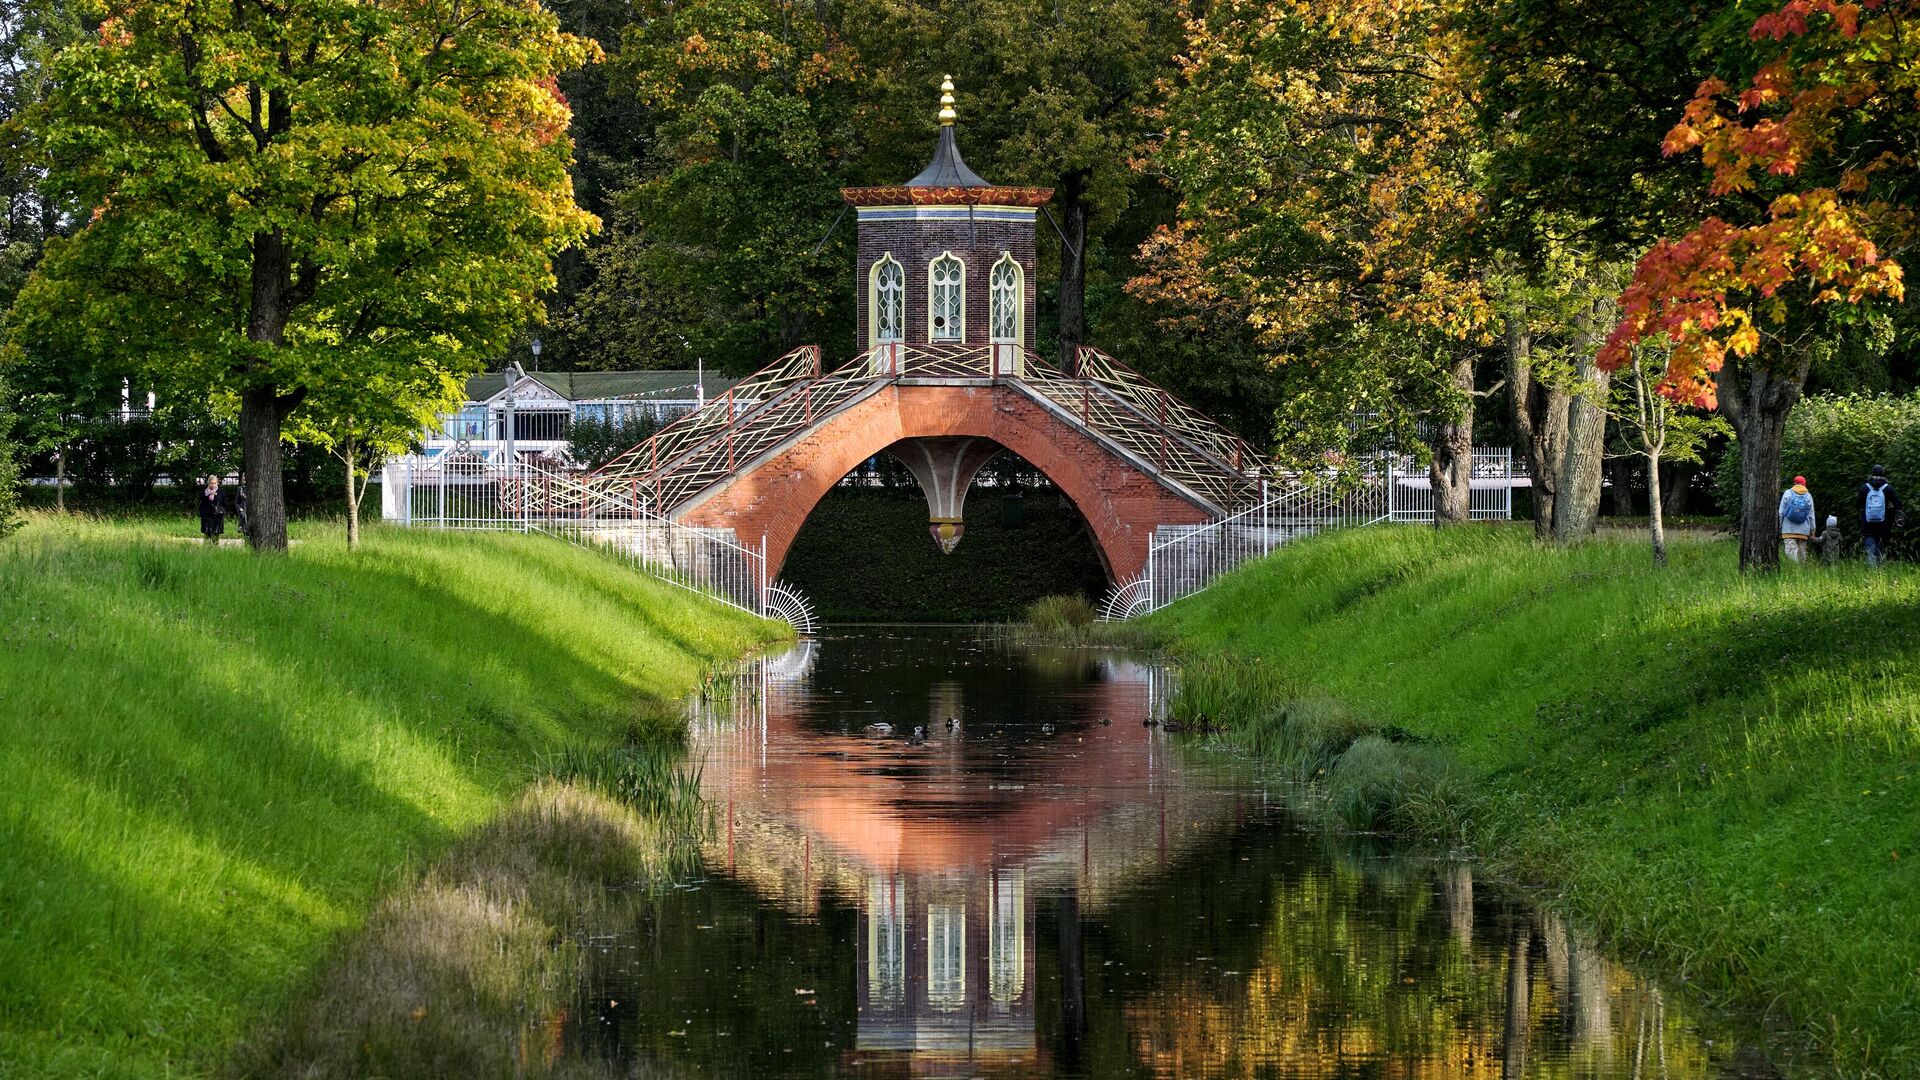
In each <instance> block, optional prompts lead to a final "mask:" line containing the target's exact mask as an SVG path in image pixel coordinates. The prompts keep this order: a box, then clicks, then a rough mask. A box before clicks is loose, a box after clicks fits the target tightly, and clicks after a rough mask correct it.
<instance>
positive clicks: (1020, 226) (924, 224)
mask: <svg viewBox="0 0 1920 1080" xmlns="http://www.w3.org/2000/svg"><path fill="white" fill-rule="evenodd" d="M858 228H859V230H860V235H859V240H858V244H857V249H858V251H859V256H858V266H857V267H856V269H857V271H858V272H857V273H856V274H855V275H854V282H855V288H856V290H857V291H858V296H859V303H858V306H857V308H856V310H857V311H858V313H859V323H860V325H859V331H858V334H859V336H858V338H857V340H856V343H855V349H856V350H858V351H865V350H866V348H867V334H868V326H867V323H868V319H869V318H870V316H871V309H870V308H869V307H868V303H867V287H868V285H869V284H870V282H871V277H870V274H869V272H870V271H871V269H872V268H873V264H874V263H875V262H876V261H878V260H879V258H880V257H881V256H882V255H886V254H891V255H892V256H893V258H894V261H896V262H898V263H899V264H900V268H901V269H902V270H903V271H905V273H906V285H907V298H906V299H907V341H908V342H910V343H912V344H916V345H924V344H926V343H927V342H928V337H927V266H928V264H929V263H931V262H932V261H933V260H934V259H936V258H938V257H939V256H940V253H941V252H943V251H951V252H953V253H954V254H955V255H957V256H959V257H960V259H961V261H962V262H964V263H966V264H967V325H966V339H965V341H966V343H967V344H973V345H985V344H987V342H988V340H989V332H988V324H987V305H988V296H987V277H988V275H989V274H991V273H992V272H993V264H994V263H997V262H999V261H1000V256H1001V255H1003V254H1007V253H1011V254H1012V255H1013V259H1014V261H1015V262H1017V263H1019V264H1020V270H1021V277H1022V278H1023V280H1024V282H1025V292H1026V296H1025V298H1024V301H1023V307H1024V311H1025V314H1024V318H1023V319H1022V320H1021V322H1022V327H1023V330H1022V334H1021V336H1022V337H1023V338H1024V339H1025V340H1023V341H1022V342H1021V344H1022V345H1023V346H1025V347H1026V348H1028V349H1032V348H1033V327H1034V314H1035V309H1034V270H1035V265H1034V240H1033V230H1034V224H1033V221H1032V220H1031V219H1029V220H1026V221H1021V222H1016V221H1003V220H989V219H988V218H985V217H980V218H977V219H975V220H974V221H972V222H969V221H967V220H965V219H964V218H962V219H957V220H939V221H914V220H902V221H896V220H881V221H862V222H861V223H860V224H859V226H858Z"/></svg>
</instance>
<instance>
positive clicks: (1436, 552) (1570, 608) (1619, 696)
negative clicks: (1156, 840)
mask: <svg viewBox="0 0 1920 1080" xmlns="http://www.w3.org/2000/svg"><path fill="white" fill-rule="evenodd" d="M1736 554H1737V553H1736V551H1735V548H1734V545H1732V544H1730V543H1725V542H1714V541H1705V540H1697V539H1685V538H1676V540H1675V542H1674V543H1673V544H1672V545H1671V547H1670V559H1671V565H1670V566H1669V568H1668V569H1667V570H1666V571H1664V572H1663V571H1658V570H1656V569H1655V568H1654V567H1653V566H1651V565H1650V564H1649V563H1648V561H1647V559H1646V557H1645V554H1644V552H1643V551H1642V550H1641V548H1640V546H1639V544H1637V543H1634V542H1626V541H1621V542H1613V541H1607V540H1600V541H1596V542H1593V543H1590V544H1585V545H1580V546H1577V547H1572V548H1545V547H1539V546H1536V545H1534V544H1533V543H1532V541H1531V538H1530V534H1529V533H1528V532H1527V531H1525V530H1523V529H1520V528H1517V527H1498V528H1495V527H1486V528H1474V529H1468V530H1457V531H1454V532H1451V533H1439V534H1436V533H1435V532H1434V531H1432V530H1425V529H1399V528H1373V529H1364V530H1353V531H1349V532H1346V533H1336V534H1331V535H1327V536H1323V537H1316V538H1312V539H1309V540H1306V541H1302V542H1300V543H1298V544H1293V545H1288V546H1287V547H1286V548H1284V549H1282V550H1281V551H1280V552H1278V553H1277V554H1276V555H1275V556H1273V557H1272V558H1270V559H1267V560H1263V561H1261V562H1259V563H1255V564H1253V565H1251V566H1248V567H1246V568H1244V569H1242V570H1241V571H1239V572H1237V573H1235V574H1232V575H1229V576H1228V577H1227V578H1225V579H1223V580H1222V581H1220V582H1219V583H1217V584H1215V585H1214V586H1213V587H1212V588H1211V589H1209V590H1207V591H1206V592H1203V593H1201V594H1199V595H1197V596H1195V597H1192V598H1190V599H1188V600H1183V601H1181V602H1180V603H1178V604H1175V605H1174V606H1173V607H1171V608H1169V609H1168V610H1167V611H1165V612H1163V613H1160V614H1157V615H1155V616H1153V617H1151V618H1150V619H1149V620H1148V622H1149V624H1150V626H1151V627H1153V628H1154V629H1156V630H1157V631H1158V632H1160V633H1163V634H1165V635H1167V636H1169V637H1170V638H1171V639H1173V640H1174V641H1175V642H1176V646H1175V647H1176V649H1177V650H1178V651H1180V652H1182V653H1185V654H1189V655H1193V656H1196V657H1201V658H1211V657H1219V656H1221V655H1222V654H1228V655H1229V656H1231V657H1233V658H1235V659H1206V660H1204V661H1203V664H1202V665H1201V666H1200V670H1202V671H1206V670H1209V667H1211V668H1213V669H1218V672H1219V673H1218V674H1217V675H1216V676H1213V677H1211V681H1214V682H1224V681H1226V680H1227V679H1230V678H1231V675H1230V674H1229V672H1230V670H1231V666H1232V665H1233V664H1234V663H1235V662H1236V659H1237V662H1238V665H1239V667H1240V670H1242V671H1247V672H1253V671H1257V670H1259V669H1265V668H1271V669H1275V671H1276V674H1275V675H1274V676H1272V677H1273V678H1276V679H1278V680H1279V682H1280V683H1281V685H1280V686H1279V687H1278V688H1275V689H1272V690H1269V691H1266V692H1264V693H1263V694H1262V698H1263V699H1268V698H1271V697H1276V696H1277V697H1278V698H1281V699H1284V700H1285V701H1286V702H1287V704H1285V705H1284V706H1283V707H1282V708H1279V709H1275V708H1273V707H1272V705H1271V702H1270V700H1263V701H1261V702H1260V703H1259V705H1258V708H1259V709H1261V710H1263V711H1250V712H1249V713H1247V714H1244V715H1242V716H1237V717H1229V718H1228V719H1229V721H1230V723H1229V729H1230V730H1231V732H1232V734H1233V737H1234V738H1236V739H1242V740H1245V741H1246V742H1247V743H1248V744H1249V745H1251V746H1253V747H1255V748H1257V749H1258V750H1259V751H1260V752H1261V753H1263V754H1266V755H1269V756H1273V757H1275V758H1278V759H1282V760H1285V759H1286V756H1287V755H1288V754H1289V753H1295V751H1292V750H1291V748H1292V747H1294V746H1313V745H1316V744H1317V745H1319V746H1323V747H1324V746H1330V745H1333V744H1338V742H1339V739H1340V738H1342V737H1347V743H1346V744H1344V745H1342V746H1341V751H1340V752H1341V753H1342V754H1343V755H1344V754H1345V753H1346V752H1348V750H1349V749H1350V748H1351V747H1352V746H1357V745H1359V744H1360V742H1361V741H1362V740H1363V739H1364V738H1365V736H1366V735H1367V734H1368V733H1371V734H1375V735H1379V736H1380V737H1381V739H1382V740H1383V741H1384V742H1386V743H1388V744H1390V746H1391V748H1392V749H1393V750H1395V751H1401V750H1410V751H1414V752H1416V757H1424V755H1425V754H1426V753H1427V752H1428V751H1429V750H1437V751H1441V752H1444V754H1445V755H1446V757H1447V758H1448V759H1450V761H1451V762H1452V763H1453V765H1454V766H1455V767H1456V768H1457V769H1458V770H1459V771H1458V772H1453V773H1449V772H1447V771H1445V770H1440V771H1429V770H1428V769H1427V767H1426V766H1424V765H1412V764H1404V763H1400V762H1399V761H1398V760H1397V758H1395V757H1393V756H1390V755H1388V754H1387V748H1385V747H1382V746H1380V745H1378V744H1375V743H1369V744H1368V746H1369V749H1368V751H1367V754H1368V757H1367V758H1366V759H1365V760H1364V761H1357V762H1355V763H1354V764H1353V765H1352V766H1351V767H1350V769H1349V772H1350V773H1351V776H1350V777H1349V778H1348V779H1349V780H1351V781H1352V783H1351V785H1350V790H1351V794H1350V795H1348V796H1343V798H1349V799H1351V803H1350V805H1351V806H1352V807H1353V812H1354V813H1355V814H1356V815H1358V816H1359V817H1360V818H1362V819H1364V818H1366V817H1368V816H1369V815H1368V813H1367V809H1368V807H1372V808H1374V812H1373V813H1372V815H1371V816H1372V818H1373V819H1374V820H1378V819H1379V814H1378V809H1379V807H1381V806H1383V805H1384V806H1397V807H1398V808H1399V809H1398V811H1397V812H1398V813H1400V814H1401V815H1402V818H1401V820H1402V821H1403V822H1404V823H1405V824H1404V825H1403V827H1406V828H1414V829H1420V830H1422V831H1427V832H1430V833H1435V834H1439V835H1446V834H1448V833H1450V832H1458V831H1459V830H1460V828H1461V823H1460V820H1459V817H1460V815H1459V809H1460V807H1461V805H1462V804H1461V803H1460V802H1459V801H1458V800H1457V798H1456V797H1455V796H1454V795H1450V794H1446V793H1447V792H1448V791H1449V789H1452V790H1453V791H1455V792H1460V791H1464V790H1465V786H1466V784H1467V783H1468V782H1470V784H1471V791H1470V792H1468V801H1467V803H1466V804H1465V808H1466V809H1465V820H1466V821H1467V822H1468V823H1470V824H1468V825H1467V826H1466V833H1467V835H1468V836H1469V837H1470V838H1471V840H1472V841H1473V843H1474V844H1475V846H1476V847H1478V848H1479V849H1480V850H1481V851H1482V852H1483V853H1484V854H1485V855H1487V856H1488V857H1489V858H1491V859H1492V860H1494V861H1495V863H1496V865H1499V866H1502V867H1505V868H1507V869H1509V870H1510V871H1512V872H1515V873H1519V874H1523V875H1525V876H1526V877H1527V878H1529V879H1535V880H1546V881H1551V882H1553V883H1554V884H1555V886H1556V888H1558V889H1560V890H1561V891H1562V895H1563V896H1564V897H1565V898H1566V901H1567V903H1568V904H1570V905H1571V906H1572V907H1573V908H1574V909H1576V910H1577V911H1578V912H1579V913H1580V914H1582V915H1584V916H1586V917H1589V918H1591V919H1593V920H1595V921H1596V922H1598V923H1599V924H1600V925H1601V926H1602V927H1603V929H1604V930H1605V931H1606V932H1607V933H1608V934H1609V935H1610V936H1612V937H1613V938H1614V939H1615V940H1617V941H1618V942H1619V943H1620V945H1621V946H1622V947H1623V948H1625V949H1628V950H1637V949H1646V950H1649V951H1651V952H1653V953H1655V954H1657V955H1658V956H1660V957H1662V958H1664V959H1665V960H1667V961H1668V962H1670V963H1672V964H1674V965H1675V966H1678V967H1682V968H1683V969H1684V970H1685V972H1686V974H1687V977H1688V979H1689V980H1690V982H1691V983H1692V984H1693V985H1694V986H1696V987H1699V988H1700V989H1702V990H1703V991H1705V992H1706V993H1709V994H1714V995H1719V996H1723V997H1726V998H1729V999H1732V1000H1735V1001H1739V1002H1742V1003H1745V1004H1748V1005H1750V1006H1754V1007H1766V1006H1773V1007H1775V1008H1777V1009H1779V1010H1781V1011H1782V1013H1783V1014H1784V1015H1786V1016H1789V1017H1791V1018H1792V1019H1793V1020H1795V1021H1796V1022H1798V1023H1800V1024H1802V1025H1804V1026H1805V1027H1806V1029H1807V1030H1809V1031H1810V1032H1812V1033H1813V1034H1814V1035H1815V1036H1816V1037H1818V1038H1819V1039H1820V1040H1821V1041H1822V1043H1823V1044H1824V1046H1825V1047H1826V1049H1827V1051H1828V1052H1829V1053H1830V1054H1831V1055H1832V1060H1833V1062H1834V1064H1836V1065H1838V1066H1840V1067H1842V1069H1843V1071H1846V1072H1848V1073H1850V1074H1857V1075H1863V1076H1866V1075H1879V1076H1889V1075H1905V1074H1908V1073H1911V1072H1913V1071H1915V1069H1916V1068H1920V1040H1916V1037H1915V1033H1916V1032H1920V999H1916V998H1915V996H1914V994H1913V982H1912V972H1913V971H1914V970H1915V969H1916V967H1920V940H1917V939H1915V938H1914V937H1913V935H1911V934H1909V933H1906V932H1905V929H1904V928H1905V927H1906V926H1908V925H1910V924H1911V923H1912V922H1913V921H1914V920H1915V919H1920V889H1916V888H1915V881H1914V879H1915V874H1916V872H1917V871H1916V870H1915V869H1914V862H1913V859H1912V853H1913V852H1914V851H1915V850H1920V822H1917V821H1916V820H1915V818H1914V816H1913V814H1912V812H1911V810H1912V806H1913V802H1914V798H1915V789H1914V785H1916V784H1920V571H1915V570H1914V569H1912V568H1911V567H1907V566H1902V565H1895V566H1893V567H1889V568H1886V569H1883V570H1881V571H1878V572H1870V571H1868V570H1867V569H1866V568H1865V567H1863V566H1842V567H1838V568H1833V569H1829V568H1826V567H1808V568H1806V570H1805V572H1799V573H1792V574H1785V575H1777V576H1775V575H1769V576H1766V577H1751V576H1745V575H1740V574H1739V573H1738V572H1737V570H1736ZM1190 683H1191V680H1189V684H1190ZM1188 692H1189V691H1188V689H1187V688H1186V687H1184V686H1183V688H1182V691H1181V694H1182V696H1183V697H1184V696H1185V695H1186V694H1187V693H1188ZM1327 701H1335V702H1338V703H1339V704H1338V705H1337V706H1334V705H1311V706H1307V707H1306V715H1310V716H1313V719H1312V720H1310V721H1308V723H1307V724H1305V725H1302V724H1300V723H1299V722H1298V718H1297V716H1296V714H1295V710H1297V709H1301V708H1302V707H1301V706H1298V705H1295V704H1294V702H1327ZM1351 717H1359V718H1361V720H1360V721H1354V720H1352V719H1350V718H1351ZM1296 727H1299V728H1302V732H1301V733H1300V734H1292V733H1290V732H1291V729H1293V728H1296ZM1315 729H1319V730H1320V731H1333V732H1336V734H1334V735H1331V736H1323V735H1320V734H1317V733H1316V732H1315ZM1356 729H1358V733H1357V734H1353V733H1354V732H1355V731H1356ZM1349 734H1351V737H1348V735H1349ZM1302 757H1303V758H1304V755H1302ZM1363 764H1364V766H1365V767H1364V768H1362V765H1363ZM1403 766H1404V771H1403ZM1320 767H1323V766H1315V768H1316V769H1318V768H1320ZM1339 768H1340V763H1339V761H1338V760H1336V761H1335V762H1334V764H1333V766H1332V767H1331V768H1329V773H1330V774H1331V773H1332V772H1335V771H1337V770H1338V769H1339ZM1407 777H1411V778H1413V779H1409V780H1405V782H1404V784H1403V783H1402V780H1403V779H1405V778H1407ZM1382 778H1384V779H1385V781H1386V782H1385V783H1383V779H1382ZM1343 784H1345V782H1344V781H1343ZM1336 790H1338V789H1337V788H1332V787H1330V788H1329V791H1336ZM1391 790H1406V791H1411V792H1414V793H1415V794H1414V796H1413V797H1411V798H1401V799H1399V801H1398V802H1397V803H1396V802H1394V801H1392V800H1384V801H1383V799H1382V798H1381V797H1379V796H1378V795H1377V794H1368V793H1379V792H1383V791H1391Z"/></svg>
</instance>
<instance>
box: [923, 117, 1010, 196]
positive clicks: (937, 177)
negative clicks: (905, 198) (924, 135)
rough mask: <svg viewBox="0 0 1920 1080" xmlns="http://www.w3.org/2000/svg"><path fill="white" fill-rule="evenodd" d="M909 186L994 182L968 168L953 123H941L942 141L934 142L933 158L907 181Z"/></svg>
mask: <svg viewBox="0 0 1920 1080" xmlns="http://www.w3.org/2000/svg"><path fill="white" fill-rule="evenodd" d="M907 186H908V187H931V188H953V187H992V186H993V185H992V184H989V183H987V182H986V181H985V180H982V179H980V174H979V173H977V172H974V171H973V170H972V169H969V168H967V162H966V159H965V158H962V157H961V156H960V144H959V143H957V142H955V141H954V138H953V125H951V124H942V125H940V141H939V142H938V143H936V144H934V148H933V160H932V161H930V162H928V163H927V167H926V168H924V169H921V170H920V175H919V176H916V177H914V178H913V179H911V180H909V181H907Z"/></svg>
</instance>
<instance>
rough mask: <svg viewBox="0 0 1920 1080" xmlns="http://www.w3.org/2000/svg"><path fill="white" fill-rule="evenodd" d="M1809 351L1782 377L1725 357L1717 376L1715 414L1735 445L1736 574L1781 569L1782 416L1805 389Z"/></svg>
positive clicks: (1764, 369)
mask: <svg viewBox="0 0 1920 1080" xmlns="http://www.w3.org/2000/svg"><path fill="white" fill-rule="evenodd" d="M1812 363H1813V356H1812V353H1811V352H1806V353H1804V354H1803V355H1801V356H1798V357H1794V358H1793V359H1792V360H1791V361H1789V363H1788V364H1787V365H1786V366H1787V368H1788V371H1787V372H1786V374H1784V375H1782V374H1777V373H1775V372H1773V371H1771V370H1768V369H1767V368H1764V367H1755V368H1752V369H1751V370H1743V369H1744V368H1745V367H1746V364H1745V363H1743V362H1740V361H1736V360H1735V359H1733V358H1731V357H1730V358H1728V360H1727V362H1726V363H1725V364H1724V365H1722V366H1721V368H1720V372H1719V374H1718V376H1717V377H1716V381H1717V383H1718V385H1719V391H1720V411H1721V412H1722V413H1724V414H1726V417H1727V420H1728V422H1729V423H1731V424H1732V425H1733V431H1734V434H1735V435H1737V436H1738V437H1739V440H1740V569H1742V570H1775V569H1778V568H1779V566H1780V524H1779V521H1778V520H1777V519H1776V515H1775V510H1774V508H1775V507H1776V506H1777V505H1778V504H1779V500H1780V454H1781V449H1782V444H1783V443H1784V441H1785V435H1786V429H1787V414H1788V413H1790V412H1792V411H1793V406H1794V404H1795V403H1796V402H1798V401H1799V400H1800V389H1801V387H1803V386H1805V385H1806V382H1807V369H1808V368H1809V367H1810V366H1811V365H1812Z"/></svg>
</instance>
